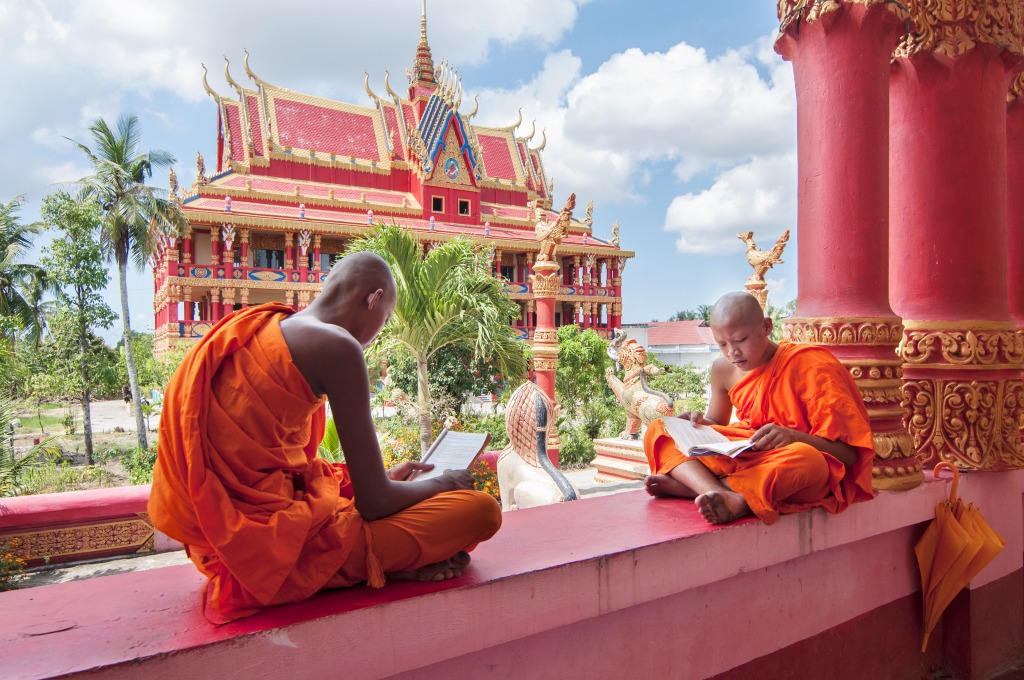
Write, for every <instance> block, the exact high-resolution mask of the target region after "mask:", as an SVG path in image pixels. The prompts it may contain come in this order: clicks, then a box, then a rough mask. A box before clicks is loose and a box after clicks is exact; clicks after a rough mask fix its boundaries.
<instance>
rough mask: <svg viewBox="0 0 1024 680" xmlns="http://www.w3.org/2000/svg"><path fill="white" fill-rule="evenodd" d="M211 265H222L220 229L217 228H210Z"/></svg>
mask: <svg viewBox="0 0 1024 680" xmlns="http://www.w3.org/2000/svg"><path fill="white" fill-rule="evenodd" d="M210 264H211V265H213V266H214V267H216V266H217V265H219V264H220V229H218V228H216V227H210Z"/></svg>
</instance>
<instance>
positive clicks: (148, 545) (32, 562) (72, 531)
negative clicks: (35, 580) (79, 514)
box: [4, 512, 156, 566]
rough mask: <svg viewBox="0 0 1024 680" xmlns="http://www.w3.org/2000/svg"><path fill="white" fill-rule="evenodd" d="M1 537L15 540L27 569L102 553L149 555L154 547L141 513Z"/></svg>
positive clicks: (149, 525)
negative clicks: (81, 524) (146, 553)
mask: <svg viewBox="0 0 1024 680" xmlns="http://www.w3.org/2000/svg"><path fill="white" fill-rule="evenodd" d="M4 538H17V539H18V548H17V550H16V553H17V555H18V557H21V558H23V559H25V560H26V561H28V563H29V566H37V565H40V564H44V563H46V562H67V561H68V560H71V559H85V558H88V557H91V556H100V555H102V554H111V553H117V554H130V553H144V552H152V551H153V550H154V549H155V546H156V531H155V529H154V528H153V524H152V522H150V520H149V515H147V514H146V513H141V512H140V513H137V514H136V515H135V516H134V517H124V518H122V519H117V520H113V521H106V522H98V523H95V524H87V525H83V526H76V527H61V528H57V529H45V530H42V531H31V532H25V533H16V534H5V535H4Z"/></svg>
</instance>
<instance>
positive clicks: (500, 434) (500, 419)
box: [462, 413, 508, 450]
mask: <svg viewBox="0 0 1024 680" xmlns="http://www.w3.org/2000/svg"><path fill="white" fill-rule="evenodd" d="M462 430H463V431H464V432H487V433H488V434H490V435H491V443H490V444H488V445H487V448H488V449H492V450H493V449H503V448H505V446H507V445H508V432H506V431H505V414H504V413H495V414H491V415H481V416H475V415H467V416H463V417H462Z"/></svg>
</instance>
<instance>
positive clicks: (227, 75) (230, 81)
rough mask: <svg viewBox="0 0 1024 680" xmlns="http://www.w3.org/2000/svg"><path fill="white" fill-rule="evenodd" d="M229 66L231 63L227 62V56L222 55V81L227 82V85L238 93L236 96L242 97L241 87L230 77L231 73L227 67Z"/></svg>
mask: <svg viewBox="0 0 1024 680" xmlns="http://www.w3.org/2000/svg"><path fill="white" fill-rule="evenodd" d="M230 65H231V62H230V61H228V55H226V54H225V55H224V80H226V81H228V85H230V86H231V87H233V88H235V90H236V91H237V92H238V96H242V86H241V85H239V84H238V83H236V82H235V79H234V78H232V77H231V72H230V71H229V70H228V67H229V66H230Z"/></svg>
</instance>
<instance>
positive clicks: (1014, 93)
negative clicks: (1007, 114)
mask: <svg viewBox="0 0 1024 680" xmlns="http://www.w3.org/2000/svg"><path fill="white" fill-rule="evenodd" d="M1018 98H1019V99H1024V73H1021V74H1020V75H1018V76H1017V77H1016V78H1014V79H1013V84H1012V85H1010V91H1009V92H1007V93H1006V103H1007V104H1009V103H1010V102H1012V101H1013V100H1014V99H1018Z"/></svg>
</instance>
